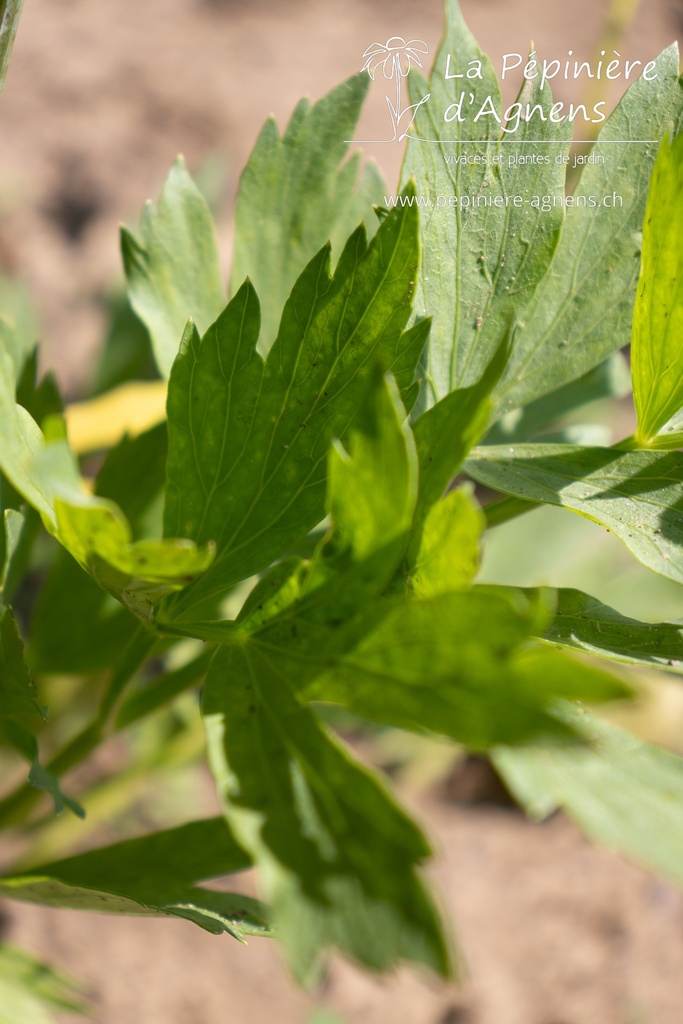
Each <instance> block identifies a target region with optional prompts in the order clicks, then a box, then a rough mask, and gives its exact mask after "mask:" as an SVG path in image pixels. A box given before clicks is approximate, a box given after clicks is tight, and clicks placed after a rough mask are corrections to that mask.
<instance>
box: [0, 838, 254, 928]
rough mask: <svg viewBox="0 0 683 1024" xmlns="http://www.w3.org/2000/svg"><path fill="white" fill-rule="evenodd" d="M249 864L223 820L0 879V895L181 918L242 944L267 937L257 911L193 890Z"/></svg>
mask: <svg viewBox="0 0 683 1024" xmlns="http://www.w3.org/2000/svg"><path fill="white" fill-rule="evenodd" d="M249 864H250V860H249V857H248V856H247V855H246V854H245V853H244V851H243V850H242V849H241V848H240V847H239V846H237V844H236V843H235V842H234V840H233V839H232V837H231V835H230V833H229V831H228V829H227V827H226V824H225V822H224V821H223V819H222V818H212V819H209V820H206V821H195V822H190V823H189V824H187V825H181V826H180V827H178V828H173V829H169V830H167V831H165V832H157V833H154V834H153V835H149V836H143V837H142V838H140V839H128V840H125V841H124V842H121V843H115V844H114V845H113V846H106V847H103V848H101V849H97V850H91V851H90V852H89V853H84V854H79V855H78V856H76V857H70V858H68V859H67V860H61V861H54V862H53V863H51V864H43V865H40V866H38V867H35V868H32V869H30V870H29V871H25V872H22V873H21V874H17V875H12V876H7V877H4V878H0V892H1V893H2V894H3V895H5V896H9V897H11V898H12V899H17V900H24V901H27V902H29V903H43V904H46V905H48V906H53V907H74V908H78V909H81V910H96V911H98V912H109V913H118V914H154V915H171V916H173V917H182V918H186V919H188V920H191V921H194V923H195V924H198V925H200V927H202V928H204V929H206V930H207V931H210V932H213V933H214V934H217V935H218V934H220V933H221V932H228V933H229V934H230V935H233V936H234V937H235V938H237V939H242V938H243V936H244V935H267V934H269V925H268V922H267V920H266V916H265V911H264V908H263V906H262V905H261V904H260V903H259V902H258V901H257V900H253V899H251V898H250V897H248V896H241V895H239V896H238V895H235V894H232V893H227V892H217V891H213V890H211V889H205V888H200V887H198V886H196V885H195V883H196V882H201V881H205V880H206V879H209V878H216V877H218V876H219V875H226V874H231V873H233V872H235V871H243V870H244V869H245V868H247V867H249Z"/></svg>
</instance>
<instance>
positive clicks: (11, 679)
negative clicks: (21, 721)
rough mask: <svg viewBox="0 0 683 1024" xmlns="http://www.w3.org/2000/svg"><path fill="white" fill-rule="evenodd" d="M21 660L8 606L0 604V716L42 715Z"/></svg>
mask: <svg viewBox="0 0 683 1024" xmlns="http://www.w3.org/2000/svg"><path fill="white" fill-rule="evenodd" d="M37 698H38V690H37V689H36V686H35V684H34V682H33V680H32V679H31V676H30V675H29V671H28V669H27V667H26V663H25V661H24V644H23V641H22V639H21V636H20V634H19V629H18V627H17V624H16V621H15V618H14V615H13V614H12V610H11V609H10V608H3V607H2V605H0V718H3V719H6V718H22V717H23V716H25V715H29V716H35V715H36V714H40V715H42V716H43V717H44V714H45V713H44V710H43V709H42V708H41V707H40V705H39V704H38V700H37Z"/></svg>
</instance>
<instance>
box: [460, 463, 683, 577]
mask: <svg viewBox="0 0 683 1024" xmlns="http://www.w3.org/2000/svg"><path fill="white" fill-rule="evenodd" d="M466 469H467V472H468V473H470V474H471V476H473V477H474V479H475V480H478V481H479V482H480V483H483V484H486V485H487V486H488V487H493V488H495V489H496V490H498V491H502V492H504V493H505V494H514V495H516V496H517V497H518V498H525V499H527V500H529V501H537V502H543V503H545V504H548V505H560V506H561V507H562V508H568V509H571V510H572V511H573V512H578V513H579V514H580V515H582V516H586V518H588V519H592V520H593V521H594V522H596V523H600V524H601V525H602V526H605V527H607V529H608V530H610V531H611V532H612V533H614V535H615V536H616V537H618V538H619V540H621V541H623V543H624V544H625V545H626V547H627V548H628V549H629V551H630V552H631V553H632V554H633V555H634V556H635V557H636V558H637V559H638V561H640V562H642V563H643V565H646V566H648V568H650V569H653V570H654V571H655V572H657V573H659V574H660V575H662V576H666V577H668V578H669V579H672V580H675V581H676V582H677V583H682V582H683V528H682V526H683V517H682V516H681V507H682V504H681V503H682V502H683V455H681V454H680V453H679V452H649V451H637V452H622V451H619V450H617V449H613V448H581V447H577V446H575V445H557V444H535V445H514V446H509V447H508V446H502V445H500V446H497V445H491V446H485V447H481V448H477V449H475V451H474V452H473V453H472V457H471V458H470V459H469V460H468V462H467V464H466Z"/></svg>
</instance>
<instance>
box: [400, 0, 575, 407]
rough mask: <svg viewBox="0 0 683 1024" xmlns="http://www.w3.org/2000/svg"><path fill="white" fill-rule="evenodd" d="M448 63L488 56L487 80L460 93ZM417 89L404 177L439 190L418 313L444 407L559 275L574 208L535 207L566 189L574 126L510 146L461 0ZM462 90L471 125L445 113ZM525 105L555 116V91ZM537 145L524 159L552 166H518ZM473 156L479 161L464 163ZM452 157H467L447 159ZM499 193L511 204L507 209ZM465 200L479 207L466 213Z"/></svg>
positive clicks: (542, 129)
mask: <svg viewBox="0 0 683 1024" xmlns="http://www.w3.org/2000/svg"><path fill="white" fill-rule="evenodd" d="M447 60H448V61H449V65H448V66H449V67H450V72H451V75H452V74H453V73H455V72H457V73H461V74H463V75H464V74H465V73H466V72H467V70H468V66H469V64H470V62H473V61H479V62H481V77H478V78H474V79H473V78H469V79H465V78H463V79H461V80H459V81H458V82H457V84H456V85H455V86H454V84H453V81H452V80H451V79H450V78H447V77H446V73H447ZM410 93H411V99H412V101H413V102H419V100H420V99H422V97H423V96H424V95H425V94H426V93H429V99H428V101H427V102H425V103H423V104H422V105H421V106H420V108H419V109H418V111H417V116H416V120H415V123H414V126H413V128H412V129H411V130H410V132H409V135H408V140H409V141H408V147H407V149H406V154H405V160H404V166H403V172H402V178H403V180H404V181H405V180H407V179H408V178H409V177H410V176H411V175H414V176H415V179H416V180H417V181H419V182H424V183H425V185H426V186H427V185H428V188H429V205H428V206H426V207H422V208H421V210H420V221H421V237H422V266H421V273H420V283H419V285H418V292H417V294H416V305H415V310H416V313H417V314H418V315H422V314H423V313H428V314H430V315H432V316H433V318H434V326H433V333H432V336H431V341H430V346H429V356H428V361H427V374H428V381H429V384H430V387H431V391H432V395H431V400H433V401H437V400H438V399H440V398H443V397H444V396H445V395H447V394H448V392H449V391H452V390H454V389H455V388H463V387H466V386H468V385H470V384H472V383H473V382H474V381H475V380H477V378H478V377H480V376H481V373H482V371H483V369H484V367H485V366H486V365H487V363H488V362H489V361H490V359H491V357H492V356H493V354H494V352H495V351H496V349H497V348H498V346H499V344H500V342H501V339H502V338H503V337H504V336H505V334H506V333H507V332H508V330H509V326H510V322H511V320H512V318H513V316H514V315H515V314H516V312H517V310H518V309H520V308H523V307H524V305H526V303H527V302H528V301H529V300H530V299H531V297H532V296H533V293H534V291H535V289H536V288H537V287H538V284H539V281H540V280H541V278H542V276H543V275H544V274H545V273H546V271H547V268H548V265H549V263H550V261H551V259H552V257H553V254H554V252H555V249H556V247H557V244H558V240H559V234H560V229H561V226H562V221H563V211H562V209H561V208H556V209H552V210H551V211H549V212H544V211H543V210H541V208H540V207H537V208H535V207H532V206H531V205H530V202H529V201H530V199H531V197H532V196H534V195H541V196H542V195H545V194H547V193H551V194H556V193H558V192H561V191H563V188H564V165H563V163H557V162H556V157H560V158H561V157H562V156H563V154H564V153H565V152H566V150H567V148H568V145H569V139H570V137H571V127H570V126H569V125H567V124H562V125H553V124H552V123H551V122H550V121H545V122H541V121H539V120H538V119H535V120H531V121H522V122H520V128H519V131H518V132H517V133H515V134H508V135H506V136H504V138H503V139H501V138H500V136H501V130H500V124H499V122H498V121H497V120H495V119H494V118H493V117H492V116H489V117H483V118H479V119H477V114H478V111H479V109H480V107H481V106H482V104H483V103H484V102H485V101H486V99H487V98H488V97H491V101H492V103H493V106H494V107H495V108H496V109H497V111H498V112H499V115H500V109H501V100H500V90H499V85H498V80H497V77H496V73H495V71H494V69H493V67H492V65H491V63H490V61H489V60H488V58H487V57H486V56H485V54H483V53H482V52H481V50H480V48H479V46H478V45H477V43H476V41H475V39H474V37H473V36H472V34H471V33H470V31H469V29H468V28H467V25H466V23H465V20H464V18H463V16H462V13H461V10H460V5H459V3H457V0H448V2H447V4H446V27H445V32H444V37H443V40H442V43H441V46H440V49H439V51H438V53H437V55H436V59H435V62H434V67H433V69H432V74H431V78H430V80H429V82H427V81H425V80H424V79H423V78H422V76H421V75H418V74H417V73H416V72H411V76H410ZM461 94H462V95H464V96H465V103H464V105H463V108H462V118H463V120H462V122H460V121H459V120H458V119H455V120H453V121H451V122H447V121H446V120H445V118H444V114H445V112H446V111H447V110H449V109H450V108H451V107H452V105H453V103H454V102H456V101H457V100H458V98H459V97H460V96H461ZM470 95H472V96H473V102H469V96H470ZM520 100H521V101H522V102H523V103H525V104H526V103H527V102H529V103H531V105H532V106H534V105H536V104H538V103H541V104H542V105H543V106H544V107H545V108H546V109H547V108H548V107H549V106H550V105H551V103H552V98H551V96H550V90H549V89H548V87H547V86H546V88H545V89H544V91H543V92H542V93H541V92H540V90H539V89H538V85H537V83H534V82H531V81H529V82H527V83H526V84H525V88H524V90H523V92H522V94H521V96H520ZM534 139H540V140H542V141H544V142H546V143H549V144H548V145H539V146H538V147H537V148H534V147H533V146H531V145H524V152H525V153H527V152H529V153H536V152H538V154H540V155H542V157H543V159H545V157H546V156H549V158H550V159H549V163H548V164H547V165H546V164H544V163H542V162H538V163H534V164H533V165H527V164H524V165H522V164H521V163H519V162H516V163H513V162H511V160H510V156H511V155H512V156H516V155H517V153H518V151H519V144H520V142H524V143H527V142H530V141H531V140H534ZM431 140H434V141H435V142H436V143H437V144H434V141H431ZM463 154H466V155H467V156H469V157H471V158H472V160H474V159H476V160H477V162H476V163H474V162H471V163H469V162H468V163H461V162H459V161H458V158H459V157H460V156H462V155H463ZM449 157H450V158H452V159H453V161H455V162H447V158H449ZM499 160H500V161H501V162H498V161H499ZM515 195H519V196H521V197H522V198H523V200H524V201H523V204H522V205H519V206H515V205H514V204H512V203H509V204H507V203H506V197H507V196H510V197H512V196H515ZM438 196H442V197H445V198H446V199H447V200H448V199H449V197H450V196H455V197H457V203H456V204H455V205H452V204H451V203H450V202H447V203H446V204H445V205H444V206H442V207H441V208H438V206H437V202H438V200H437V197H438ZM496 196H497V197H499V198H500V201H501V205H502V208H501V207H499V206H496V205H495V203H494V198H495V197H496ZM477 197H481V198H484V197H485V198H486V199H490V200H491V202H492V205H486V206H476V205H475V201H476V199H477ZM465 198H466V199H468V200H470V201H471V204H472V205H470V206H469V207H464V206H462V205H461V201H462V200H463V199H465Z"/></svg>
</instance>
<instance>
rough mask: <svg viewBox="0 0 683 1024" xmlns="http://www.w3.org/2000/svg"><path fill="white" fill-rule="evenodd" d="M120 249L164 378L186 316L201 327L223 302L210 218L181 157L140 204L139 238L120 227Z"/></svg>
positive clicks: (132, 296) (132, 295)
mask: <svg viewBox="0 0 683 1024" xmlns="http://www.w3.org/2000/svg"><path fill="white" fill-rule="evenodd" d="M121 252H122V255H123V266H124V269H125V272H126V278H127V280H128V295H129V298H130V302H131V305H132V307H133V309H134V310H135V312H136V313H137V315H138V316H139V317H140V319H141V320H142V322H143V323H144V324H145V326H146V327H147V329H148V331H149V334H150V337H151V340H152V349H153V352H154V357H155V359H156V362H157V366H158V367H159V372H160V373H161V375H162V377H165V378H167V377H168V375H169V374H170V372H171V367H172V366H173V360H174V359H175V357H176V355H177V352H178V346H179V344H180V339H181V338H182V335H183V329H184V327H185V324H186V323H187V320H188V318H189V317H192V318H193V319H194V321H195V323H197V324H198V325H199V328H200V330H202V331H205V330H206V329H207V327H208V326H209V325H210V324H211V323H213V321H214V320H215V319H216V317H217V316H218V314H219V313H220V311H221V309H222V308H223V306H224V305H225V290H224V288H223V284H222V281H221V271H220V264H219V259H218V249H217V247H216V239H215V235H214V227H213V219H212V217H211V213H210V211H209V208H208V206H207V204H206V202H205V200H204V198H203V196H202V195H201V193H200V192H199V189H198V188H197V186H196V185H195V183H194V182H193V180H192V178H191V177H190V175H189V174H188V172H187V169H186V167H185V162H184V160H183V158H182V157H178V159H177V160H176V161H175V163H174V164H173V166H172V167H171V170H170V171H169V174H168V177H167V179H166V183H165V185H164V188H163V191H162V193H161V197H160V199H159V205H158V207H155V206H154V205H153V204H152V203H151V202H148V203H147V205H146V206H145V209H144V211H143V214H142V218H141V221H140V237H139V238H136V236H135V235H133V234H132V233H131V232H130V231H128V229H127V228H122V229H121Z"/></svg>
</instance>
